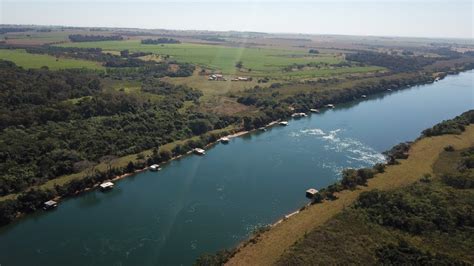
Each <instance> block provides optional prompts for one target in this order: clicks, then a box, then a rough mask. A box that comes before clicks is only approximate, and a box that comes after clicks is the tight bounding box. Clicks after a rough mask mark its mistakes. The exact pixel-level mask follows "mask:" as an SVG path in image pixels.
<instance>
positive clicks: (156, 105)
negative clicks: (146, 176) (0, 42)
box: [0, 61, 235, 195]
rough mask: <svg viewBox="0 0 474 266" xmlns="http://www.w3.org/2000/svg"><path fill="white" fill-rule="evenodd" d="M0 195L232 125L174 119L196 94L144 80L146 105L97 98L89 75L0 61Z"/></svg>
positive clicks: (126, 97)
mask: <svg viewBox="0 0 474 266" xmlns="http://www.w3.org/2000/svg"><path fill="white" fill-rule="evenodd" d="M0 69H1V71H0V79H2V80H3V81H4V82H3V83H1V84H0V89H1V90H0V91H1V94H0V98H1V103H0V108H1V114H2V115H1V117H0V126H1V129H2V131H1V133H0V146H1V149H0V150H1V152H0V158H1V160H0V161H1V163H0V169H1V170H2V171H1V174H0V195H6V194H8V193H12V192H20V191H22V190H24V189H25V188H27V187H28V186H30V185H34V184H41V183H43V182H45V181H47V180H49V179H52V178H55V177H58V176H61V175H64V174H70V173H73V172H77V171H80V170H82V168H83V166H87V165H91V164H95V163H98V162H100V161H101V160H103V157H104V156H123V155H127V154H131V153H138V152H141V151H143V150H146V149H152V148H158V147H159V146H160V145H162V144H164V143H168V142H171V141H174V140H177V139H184V138H188V137H190V136H193V135H200V134H203V133H205V132H207V131H209V130H212V129H218V128H223V127H226V126H228V125H229V124H231V123H233V122H235V118H232V117H221V116H216V115H213V114H203V113H189V112H188V113H180V112H178V109H179V108H181V107H182V106H183V104H184V102H185V101H197V100H198V99H199V97H200V96H201V95H202V93H201V92H199V91H196V90H193V89H190V88H188V87H185V86H175V85H171V84H168V83H164V82H162V81H159V80H157V79H154V78H153V77H149V78H148V79H146V80H144V81H143V85H142V88H141V90H142V92H143V93H148V94H154V95H158V96H160V98H159V100H158V99H157V100H154V101H150V100H149V99H146V98H144V97H140V95H132V94H127V93H125V92H122V91H107V92H104V91H103V85H102V79H101V77H100V76H98V75H97V74H95V73H87V72H86V73H82V72H80V71H76V70H65V71H56V72H52V71H49V70H47V69H40V70H24V69H22V68H18V67H17V66H15V65H14V64H12V63H10V62H5V61H0Z"/></svg>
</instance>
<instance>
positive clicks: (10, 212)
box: [0, 131, 229, 226]
mask: <svg viewBox="0 0 474 266" xmlns="http://www.w3.org/2000/svg"><path fill="white" fill-rule="evenodd" d="M227 134H229V132H225V131H222V132H220V133H219V134H204V135H202V136H201V137H200V138H199V139H197V140H190V141H188V142H186V143H185V144H183V145H179V147H180V148H175V149H173V151H172V152H170V151H167V150H162V151H158V150H159V146H156V147H154V148H153V151H152V154H151V155H150V156H148V157H146V158H145V157H144V156H142V157H141V158H137V159H138V160H137V161H135V162H132V161H130V162H129V163H128V164H127V166H125V167H123V168H114V167H109V168H108V170H107V171H105V172H98V171H96V172H94V173H89V174H88V175H87V176H85V177H83V178H80V179H74V180H72V181H70V182H68V183H66V184H65V185H62V186H59V185H56V186H55V187H54V188H53V189H45V190H43V189H35V188H33V189H29V190H27V191H25V192H23V193H21V194H20V195H19V196H18V198H17V199H16V200H4V201H0V226H1V225H6V224H8V223H10V222H12V221H13V220H15V219H16V218H17V217H18V216H19V215H20V214H25V213H31V212H34V211H37V210H40V209H41V208H42V207H43V204H44V202H46V201H48V200H50V199H52V198H55V197H70V196H74V195H77V194H78V193H80V192H82V191H84V190H85V189H89V188H92V187H94V186H95V185H97V184H100V183H102V182H104V181H106V180H110V179H112V178H114V177H116V176H118V175H122V174H126V173H133V172H134V171H135V170H137V169H143V168H144V167H146V166H150V165H152V164H156V163H162V162H165V161H168V160H170V159H171V158H172V157H173V156H178V155H182V154H185V153H187V152H189V151H190V150H191V149H192V148H194V147H204V146H205V145H207V144H209V143H212V142H215V141H217V140H218V139H219V138H220V137H222V136H224V135H227ZM185 147H187V148H186V149H185ZM137 157H140V156H137ZM112 159H113V158H109V160H112ZM3 181H4V180H3V179H0V187H3V185H5V184H3V183H2V182H3Z"/></svg>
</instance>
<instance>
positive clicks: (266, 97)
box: [237, 75, 433, 129]
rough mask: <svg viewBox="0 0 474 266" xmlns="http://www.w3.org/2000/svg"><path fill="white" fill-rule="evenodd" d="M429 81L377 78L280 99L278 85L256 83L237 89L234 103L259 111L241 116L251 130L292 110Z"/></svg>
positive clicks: (306, 109) (423, 78) (419, 77)
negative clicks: (264, 85) (343, 86)
mask: <svg viewBox="0 0 474 266" xmlns="http://www.w3.org/2000/svg"><path fill="white" fill-rule="evenodd" d="M432 81H433V77H431V76H430V75H417V76H416V77H410V78H404V79H392V80H387V79H380V80H379V81H377V82H370V83H364V84H358V85H355V86H353V87H350V88H344V89H339V90H324V91H314V92H313V91H310V92H305V93H303V92H302V93H298V94H295V95H292V96H288V97H286V98H282V96H281V95H280V92H279V90H280V89H279V87H278V86H274V87H270V88H262V87H259V86H256V87H254V88H252V89H249V90H246V91H244V92H241V93H240V97H238V98H237V102H239V103H241V104H244V105H254V106H256V107H258V108H259V109H260V110H261V112H260V113H259V114H256V115H254V116H252V117H250V116H249V117H246V118H244V123H245V127H246V128H247V129H252V128H258V127H261V126H263V125H265V124H266V123H268V122H270V121H273V120H276V119H280V118H284V117H288V116H290V115H291V113H292V112H309V110H310V109H311V108H323V107H324V106H325V105H326V104H330V103H331V104H333V103H336V104H337V103H343V102H349V101H353V100H355V99H357V98H359V97H360V95H362V94H365V95H370V94H374V93H378V92H384V91H387V89H390V90H398V89H402V88H406V87H410V86H414V85H418V84H424V83H429V82H432ZM290 106H291V107H293V108H294V111H290V109H289V107H290Z"/></svg>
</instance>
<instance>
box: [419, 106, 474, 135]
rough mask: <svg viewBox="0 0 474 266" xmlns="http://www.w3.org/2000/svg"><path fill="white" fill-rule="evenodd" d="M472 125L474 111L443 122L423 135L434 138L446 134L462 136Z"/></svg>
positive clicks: (425, 131)
mask: <svg viewBox="0 0 474 266" xmlns="http://www.w3.org/2000/svg"><path fill="white" fill-rule="evenodd" d="M472 123H474V110H469V111H467V112H465V113H463V114H462V115H460V116H457V117H455V118H453V119H449V120H446V121H443V122H441V123H439V124H436V125H435V126H433V127H432V128H428V129H426V130H424V131H423V132H422V135H423V136H426V137H432V136H439V135H444V134H461V133H462V132H464V130H465V129H466V126H468V125H469V124H472Z"/></svg>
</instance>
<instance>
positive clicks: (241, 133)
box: [5, 69, 472, 226]
mask: <svg viewBox="0 0 474 266" xmlns="http://www.w3.org/2000/svg"><path fill="white" fill-rule="evenodd" d="M467 71H472V69H466V70H463V71H459V70H452V71H451V73H450V72H443V74H442V75H441V80H443V79H444V78H445V77H447V76H451V75H459V74H460V73H463V72H467ZM438 75H439V74H438ZM434 82H435V80H434V79H433V80H432V81H431V80H430V81H428V82H422V83H420V84H415V85H412V86H409V87H405V86H402V87H400V88H398V89H394V90H393V91H401V90H406V89H410V88H414V87H416V86H420V85H429V84H433V83H434ZM387 92H388V93H390V92H392V91H386V90H384V91H378V92H374V93H370V94H368V95H375V94H379V93H387ZM367 100H370V99H367ZM354 101H366V100H365V99H356V98H354V99H352V100H349V101H341V102H334V104H336V108H335V109H337V108H338V107H337V105H338V104H346V103H350V102H354ZM329 109H332V108H327V107H323V108H320V110H329ZM333 110H334V109H333ZM321 113H323V112H321ZM311 116H312V113H310V114H309V115H308V117H311ZM282 119H289V120H293V119H294V118H291V117H285V118H280V119H278V120H274V121H271V122H269V123H268V124H266V125H265V126H263V127H262V128H265V129H267V128H270V127H273V126H275V125H278V123H279V122H280V121H282ZM256 131H259V128H254V129H251V130H242V128H240V129H236V130H235V132H234V133H232V134H229V135H226V136H222V137H227V138H229V139H231V138H237V137H241V136H244V135H247V134H251V133H254V132H256ZM231 132H232V131H231ZM222 137H221V138H222ZM221 138H219V139H217V140H216V141H214V142H210V143H208V144H206V145H204V147H203V148H204V149H209V148H211V147H212V146H214V145H217V144H218V143H219V142H220V139H221ZM192 153H193V150H189V151H187V152H186V153H184V154H181V155H177V156H174V157H171V158H170V159H169V160H167V161H163V162H161V163H160V165H163V164H168V163H170V162H172V161H173V160H177V159H180V158H182V157H184V156H187V155H190V154H192ZM148 169H149V166H146V167H144V168H140V169H136V170H134V171H133V172H131V173H124V174H121V175H117V176H114V177H112V178H109V179H105V180H103V181H102V182H100V183H95V184H94V185H93V186H91V187H87V188H84V189H82V190H79V191H76V192H75V193H74V194H72V195H70V196H69V195H68V196H66V197H64V196H56V197H54V198H52V199H53V200H55V201H58V203H60V201H62V200H64V199H66V198H69V197H71V196H72V197H75V196H79V195H81V194H83V193H86V192H88V191H92V190H94V189H96V188H97V187H98V186H99V185H100V184H101V183H103V182H107V181H119V180H122V179H124V178H126V177H129V176H133V175H136V174H139V173H142V172H145V171H147V170H148ZM23 192H24V191H23ZM23 192H20V193H18V194H17V195H20V194H21V193H23ZM5 196H8V195H5ZM11 200H16V199H11ZM34 212H36V211H34ZM27 214H28V213H19V214H18V216H17V218H20V217H23V216H24V215H27ZM290 214H291V215H293V214H294V212H293V213H290ZM286 216H287V215H284V216H283V217H284V218H282V219H280V220H285V219H287V218H285V217H286ZM17 218H16V219H15V220H17ZM280 220H278V221H276V222H275V223H278V222H281V221H280ZM269 225H270V226H273V225H272V224H269Z"/></svg>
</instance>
